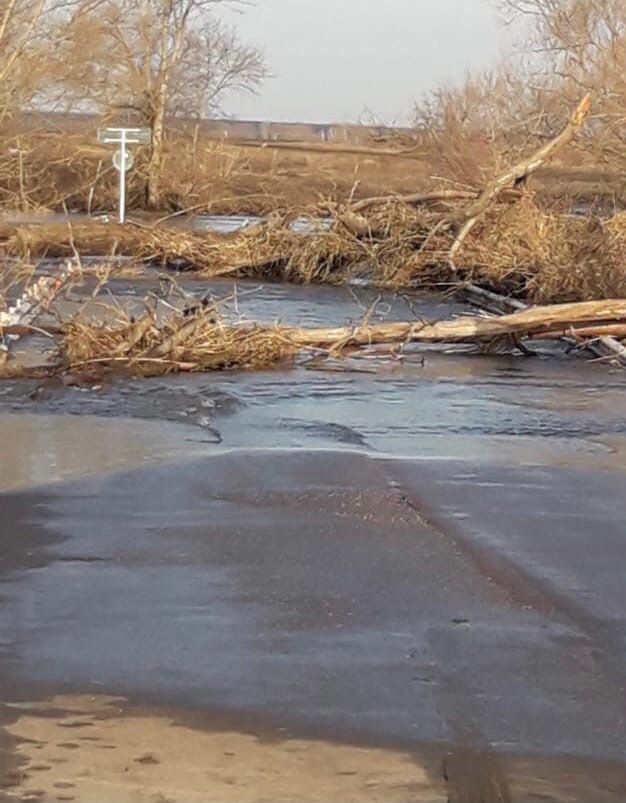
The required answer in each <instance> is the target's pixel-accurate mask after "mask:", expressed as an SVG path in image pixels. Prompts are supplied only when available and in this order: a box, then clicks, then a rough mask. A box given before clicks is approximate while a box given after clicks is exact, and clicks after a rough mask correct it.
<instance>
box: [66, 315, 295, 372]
mask: <svg viewBox="0 0 626 803" xmlns="http://www.w3.org/2000/svg"><path fill="white" fill-rule="evenodd" d="M296 351H297V347H296V346H295V345H294V344H293V343H292V342H291V341H290V340H289V338H288V337H286V336H285V334H284V333H283V332H281V330H280V329H279V328H278V327H276V328H272V327H262V328H261V327H259V328H257V327H255V326H239V327H237V326H228V325H225V324H224V323H223V322H222V321H221V320H220V319H219V317H218V316H217V315H213V316H212V315H209V314H206V313H202V314H200V315H194V316H192V317H186V316H184V314H182V313H177V314H175V315H172V316H171V317H168V319H167V320H166V321H165V322H161V323H159V324H157V322H156V317H155V316H154V314H153V313H152V312H146V313H145V315H144V316H143V317H141V318H139V319H138V320H136V321H135V320H131V319H127V320H125V321H118V322H117V323H115V324H113V325H111V324H103V323H88V322H85V321H84V320H82V319H81V318H75V319H74V320H72V321H69V322H67V323H65V324H64V326H63V337H62V344H61V348H60V352H61V363H62V366H63V368H64V369H65V370H67V371H71V372H81V371H83V372H84V371H89V370H92V369H94V368H98V367H106V368H109V369H113V370H117V371H127V372H130V373H132V374H134V375H137V374H139V375H143V376H150V375H160V374H164V373H169V372H172V371H214V370H224V369H228V368H244V369H259V368H264V367H267V366H269V365H273V364H276V363H278V362H282V361H284V360H286V359H288V358H290V357H293V356H294V354H295V353H296Z"/></svg>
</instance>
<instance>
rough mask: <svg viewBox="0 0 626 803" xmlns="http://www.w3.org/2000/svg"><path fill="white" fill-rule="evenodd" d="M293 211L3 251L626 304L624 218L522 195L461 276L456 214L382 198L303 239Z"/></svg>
mask: <svg viewBox="0 0 626 803" xmlns="http://www.w3.org/2000/svg"><path fill="white" fill-rule="evenodd" d="M305 211H306V212H307V213H308V214H311V215H312V214H313V213H314V212H315V210H314V209H307V210H305ZM317 212H318V215H319V214H320V213H321V212H320V210H317ZM295 215H296V213H295V212H294V213H292V214H290V215H286V216H282V217H275V218H272V219H271V220H269V221H268V222H267V223H265V224H260V225H256V226H251V227H248V228H246V229H243V230H241V231H239V232H236V233H233V234H219V233H215V232H195V231H190V230H188V229H184V228H175V227H172V226H170V227H168V226H144V225H137V224H134V225H133V224H131V225H127V226H118V225H116V224H103V223H97V222H89V223H80V224H77V225H73V226H72V227H71V228H70V227H68V226H67V224H52V225H41V226H17V227H14V228H12V229H9V230H7V231H6V232H5V239H4V250H5V253H6V254H9V255H11V256H14V257H20V258H22V259H24V260H29V259H34V258H41V257H44V256H48V257H68V256H71V255H72V254H73V253H74V249H75V248H76V249H77V250H78V251H79V252H80V253H83V254H92V255H96V256H108V255H111V254H117V255H125V256H128V257H132V258H134V259H135V260H137V261H140V262H147V263H151V264H156V265H157V266H170V267H174V268H178V269H186V270H193V271H195V272H197V273H199V274H200V275H203V276H206V277H218V276H225V275H232V276H264V277H272V278H278V279H284V280H288V281H293V282H306V283H310V282H326V283H331V284H339V283H343V282H346V281H347V280H349V279H351V278H354V277H363V278H367V279H369V280H371V281H372V282H375V283H378V284H380V285H387V286H393V287H407V286H412V287H428V288H433V287H440V286H442V285H449V284H457V283H458V282H459V281H462V280H465V279H468V278H469V279H470V280H472V281H474V282H476V283H479V284H484V285H486V286H489V287H491V288H494V289H496V290H498V291H499V292H502V293H506V294H513V295H517V296H520V297H524V298H527V299H529V300H530V301H533V302H537V303H549V302H560V301H583V300H592V299H601V298H614V297H624V296H626V269H625V268H624V265H625V264H626V214H619V215H616V216H614V217H612V218H610V219H607V220H602V219H600V218H596V217H593V216H588V217H576V216H573V215H566V214H561V213H559V212H557V211H554V210H552V211H551V210H546V209H544V208H541V207H539V206H538V205H537V204H536V202H535V200H534V198H533V196H531V195H530V194H529V195H526V196H524V197H523V198H522V200H521V202H518V203H514V204H512V203H506V202H503V203H501V204H495V205H494V206H493V207H492V208H491V209H490V210H489V211H488V213H487V214H486V215H485V217H484V218H483V219H482V220H481V221H480V223H479V224H478V225H477V226H476V227H475V228H474V230H473V231H472V233H471V235H470V236H469V237H468V238H467V240H466V241H465V243H464V245H463V247H462V250H461V252H460V254H459V255H458V256H457V259H456V262H457V264H458V265H459V266H461V271H460V272H459V273H454V272H453V271H452V270H451V269H450V267H449V264H448V253H449V250H450V247H451V245H452V243H453V241H454V236H455V232H456V230H457V227H458V221H459V220H460V219H461V216H462V209H454V208H446V209H434V208H431V207H425V206H421V207H411V206H408V205H407V204H404V203H399V202H391V201H390V202H388V203H386V204H384V205H381V206H378V207H373V208H371V209H370V210H369V211H368V212H367V213H366V215H356V214H354V213H353V212H351V211H350V210H348V209H344V210H340V211H339V213H338V216H337V220H336V221H335V223H334V224H333V225H332V226H331V227H330V228H329V227H328V226H327V225H326V224H323V223H322V222H320V221H319V220H318V221H315V220H313V219H312V220H311V223H310V228H309V231H308V232H307V233H302V232H297V231H294V230H293V228H292V226H291V223H292V221H293V218H294V216H295Z"/></svg>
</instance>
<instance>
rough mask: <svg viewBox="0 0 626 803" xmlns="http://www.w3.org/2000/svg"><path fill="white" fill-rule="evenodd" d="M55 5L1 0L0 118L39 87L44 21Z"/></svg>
mask: <svg viewBox="0 0 626 803" xmlns="http://www.w3.org/2000/svg"><path fill="white" fill-rule="evenodd" d="M55 9H56V4H55V3H52V2H50V0H0V119H3V118H4V117H6V116H7V115H8V114H11V113H13V112H14V111H15V110H17V109H19V108H20V107H21V106H22V105H23V104H24V103H26V102H28V101H29V100H30V99H31V98H32V96H33V95H34V94H35V93H36V92H37V90H38V88H39V84H40V81H41V79H42V76H43V75H44V73H45V68H44V65H43V61H42V55H43V52H44V39H45V33H44V23H45V22H46V21H47V19H49V18H50V17H51V16H52V15H53V14H54V11H55Z"/></svg>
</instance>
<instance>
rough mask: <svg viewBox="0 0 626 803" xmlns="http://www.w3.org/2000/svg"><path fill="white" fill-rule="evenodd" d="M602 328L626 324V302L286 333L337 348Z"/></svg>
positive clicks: (302, 340)
mask: <svg viewBox="0 0 626 803" xmlns="http://www.w3.org/2000/svg"><path fill="white" fill-rule="evenodd" d="M604 324H610V325H611V326H612V327H614V326H615V325H617V324H626V300H625V299H614V300H609V301H586V302H583V303H579V304H554V305H551V306H547V307H530V308H528V309H525V310H522V311H520V312H514V313H511V314H510V315H502V316H499V317H493V318H485V317H479V316H472V317H466V318H456V319H454V320H448V321H436V322H433V323H425V322H412V323H406V322H404V323H386V324H376V325H371V326H356V327H348V326H341V327H338V328H332V329H289V328H286V329H283V330H282V331H283V333H284V334H285V335H286V336H287V337H288V338H289V339H291V340H292V341H293V342H294V343H295V344H296V345H297V346H299V347H314V348H336V347H342V346H348V345H349V346H366V345H370V344H374V343H395V342H397V343H402V342H406V343H411V342H423V343H468V342H469V343H474V342H483V341H489V340H493V339H494V338H498V337H506V336H508V335H515V336H517V337H520V338H523V337H535V338H536V337H539V336H543V337H550V338H555V337H556V338H558V337H561V336H562V335H563V333H564V332H565V333H575V332H576V329H577V328H579V329H581V330H583V331H585V332H586V333H587V336H592V337H594V336H601V335H602V334H603V331H602V326H603V325H604ZM613 331H615V330H614V329H613ZM590 332H591V333H592V334H591V335H589V333H590ZM595 333H598V334H595Z"/></svg>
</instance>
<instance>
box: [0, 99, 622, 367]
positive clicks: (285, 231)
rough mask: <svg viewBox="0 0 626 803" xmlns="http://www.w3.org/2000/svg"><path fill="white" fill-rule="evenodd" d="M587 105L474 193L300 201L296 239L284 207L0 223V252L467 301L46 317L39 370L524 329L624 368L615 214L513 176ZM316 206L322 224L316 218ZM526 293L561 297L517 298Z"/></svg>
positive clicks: (505, 337) (572, 127)
mask: <svg viewBox="0 0 626 803" xmlns="http://www.w3.org/2000/svg"><path fill="white" fill-rule="evenodd" d="M589 109H590V101H589V98H585V99H584V100H583V101H582V102H581V104H580V105H579V107H578V108H577V109H576V111H575V112H574V114H573V115H572V117H571V120H570V121H569V123H568V125H567V126H566V127H565V128H564V130H563V131H562V132H561V133H560V134H559V135H558V136H557V137H555V139H554V140H552V141H551V142H549V143H547V144H546V145H544V146H543V147H542V148H541V149H540V150H539V151H537V152H536V153H534V154H532V155H531V156H530V157H529V158H528V159H525V160H523V161H522V162H520V163H519V164H517V165H515V166H514V167H512V168H511V169H508V170H506V171H505V172H504V173H503V174H502V175H500V176H498V177H496V178H495V179H494V180H493V181H492V182H490V183H489V184H488V185H487V186H486V187H485V188H484V189H483V190H481V191H476V192H471V191H468V190H462V191H457V190H449V189H447V190H442V191H440V192H432V193H428V194H421V195H412V196H404V197H382V198H370V199H367V200H364V201H359V202H357V203H352V204H349V205H344V206H342V207H341V208H339V207H332V208H330V207H328V206H326V207H324V206H323V205H322V206H320V207H317V208H316V209H314V210H308V212H309V213H310V217H311V228H310V230H309V231H308V233H306V234H302V233H298V232H297V231H295V230H294V229H293V227H292V226H291V223H292V222H293V218H294V213H285V214H283V215H280V216H276V217H275V218H274V219H271V220H270V221H268V222H266V223H262V224H258V225H255V226H251V227H249V228H247V229H244V230H243V231H242V232H239V233H237V234H235V235H219V234H208V233H206V232H202V233H198V232H193V231H189V230H184V229H177V228H174V227H168V226H163V225H161V226H158V227H157V226H149V225H145V224H144V225H140V224H136V225H131V226H123V227H122V226H116V225H112V224H94V223H92V222H89V223H84V224H80V225H69V224H67V223H66V224H55V225H53V226H49V225H43V226H29V227H19V226H18V227H9V228H8V229H5V230H4V231H2V232H0V243H1V244H2V247H3V249H4V251H5V255H6V256H7V257H12V258H17V259H18V261H19V260H20V259H21V260H32V259H34V258H42V257H69V258H73V259H74V260H76V261H77V262H78V263H80V257H79V254H80V253H89V254H99V255H101V256H114V255H125V256H128V257H132V258H133V259H134V260H142V261H144V262H149V263H151V264H154V263H156V264H157V265H159V266H174V267H178V268H181V267H184V268H187V269H193V270H194V271H196V272H197V273H200V274H202V275H205V276H210V277H218V276H233V277H237V276H248V275H253V274H254V275H259V274H260V275H264V276H268V275H270V276H277V277H280V278H284V279H291V280H296V281H309V282H310V281H326V282H342V281H345V280H346V279H348V278H354V276H355V275H359V276H364V277H367V278H368V279H369V280H371V281H373V282H375V283H376V284H378V285H383V286H391V287H406V286H412V287H415V286H429V287H442V286H443V287H445V288H446V289H448V290H451V291H453V292H454V293H457V294H460V295H463V296H464V297H465V298H467V299H469V300H470V301H471V302H472V303H473V304H474V305H476V306H478V307H480V308H481V310H482V311H483V313H482V314H480V315H477V316H475V317H461V318H457V319H454V320H447V321H433V322H425V321H419V322H416V321H407V322H403V323H389V324H380V325H376V326H371V325H363V326H357V327H338V328H331V329H298V328H294V327H286V326H278V325H276V326H258V325H253V324H246V325H236V324H229V323H226V322H224V321H223V320H222V319H221V317H220V313H219V308H218V307H217V306H216V305H215V304H199V305H197V306H196V307H193V308H186V309H184V310H182V311H176V310H174V309H170V312H169V314H168V315H166V316H165V317H163V316H157V314H156V311H155V309H154V308H151V307H150V305H146V311H145V312H144V313H143V314H142V315H141V316H140V317H139V318H137V319H131V318H123V319H120V318H119V316H118V317H117V320H116V321H115V322H114V323H102V322H100V323H97V322H93V321H89V320H86V319H85V317H84V316H80V315H79V316H75V317H73V318H71V319H70V320H65V321H60V322H59V324H58V325H56V326H55V327H53V328H50V327H48V329H47V331H48V333H49V334H50V335H53V336H54V337H55V338H56V342H57V346H58V352H57V359H56V360H55V361H54V363H53V364H52V365H51V366H49V371H60V370H62V371H70V372H80V371H84V370H87V369H90V368H93V367H94V366H98V367H99V368H101V369H102V368H105V369H107V370H116V369H119V370H125V371H131V372H133V373H137V374H153V373H164V372H169V371H195V370H212V369H222V368H230V367H245V368H257V367H262V366H267V365H272V364H275V363H277V362H280V361H284V360H286V359H291V358H293V357H294V356H295V355H296V354H298V353H299V352H301V351H302V350H305V349H312V350H316V351H318V352H319V351H321V352H323V353H326V354H340V353H344V352H346V351H352V350H354V349H360V348H364V347H369V346H371V345H375V344H395V345H397V346H398V347H402V346H404V345H407V344H410V343H472V344H477V345H479V346H480V347H481V348H482V347H489V346H490V345H492V344H494V343H496V344H498V343H502V342H505V343H506V344H508V345H509V346H513V347H517V348H520V349H522V350H525V348H526V347H525V345H524V343H525V342H526V341H532V340H536V339H561V340H564V341H565V342H566V343H567V344H568V345H570V346H572V345H573V346H575V347H580V348H583V349H585V350H587V351H590V352H592V353H593V354H594V355H596V356H600V357H608V358H610V359H612V360H613V361H616V362H619V363H622V364H626V347H624V346H623V345H622V344H621V342H620V341H621V339H623V338H626V300H623V299H625V298H626V270H625V268H624V265H626V215H616V216H615V217H614V218H612V219H611V220H608V221H597V220H593V219H589V218H583V219H579V218H575V217H574V216H564V215H562V214H556V213H552V214H551V213H549V212H546V210H542V209H539V208H538V207H537V206H536V205H535V203H534V201H533V199H532V197H531V196H530V195H529V194H527V193H526V192H525V191H524V184H525V181H526V179H527V178H528V176H529V175H531V174H532V173H533V172H534V171H536V170H537V169H538V168H539V167H540V166H541V165H543V164H544V162H545V161H546V160H547V159H548V158H550V157H551V156H553V155H554V154H555V153H556V152H558V150H559V149H560V148H562V147H564V146H565V145H567V143H569V142H570V141H571V140H572V138H573V137H574V136H575V135H576V133H577V132H578V130H579V129H580V128H581V126H582V125H583V123H584V121H585V119H586V117H587V115H588V114H589ZM321 214H326V215H327V216H328V215H330V216H331V217H332V221H333V222H332V223H330V224H329V223H328V219H326V220H324V221H321V220H319V216H320V215H321ZM298 215H300V216H301V215H302V210H299V211H298ZM73 278H74V274H73V273H72V272H68V271H66V274H64V276H63V279H62V280H61V281H60V282H57V283H56V284H54V285H51V286H53V287H54V288H56V290H58V289H60V288H61V286H62V285H63V284H64V283H65V282H67V281H71V280H73ZM25 292H26V295H28V293H29V292H31V291H29V290H28V289H27V290H26V291H25ZM31 295H32V292H31ZM48 296H49V294H48ZM48 296H46V298H47V299H48V300H47V304H46V306H49V303H50V299H49V297H48ZM607 298H608V299H613V300H606V299H607ZM536 301H563V302H567V303H558V304H551V305H539V306H532V304H533V302H536ZM18 308H19V305H18ZM485 312H488V313H489V316H488V317H486V316H485V314H484V313H485ZM13 317H14V318H15V315H14V316H13ZM17 317H18V319H15V320H14V319H13V318H11V319H8V318H6V316H5V318H4V319H0V331H2V334H3V336H4V337H5V338H6V337H7V336H8V337H11V336H19V335H23V334H24V333H25V332H27V331H29V327H32V325H33V323H34V322H33V319H32V316H31V318H29V319H28V320H19V315H18V316H17ZM107 317H109V316H107ZM113 318H115V316H113ZM41 328H42V327H40V330H41ZM44 328H45V327H44Z"/></svg>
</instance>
